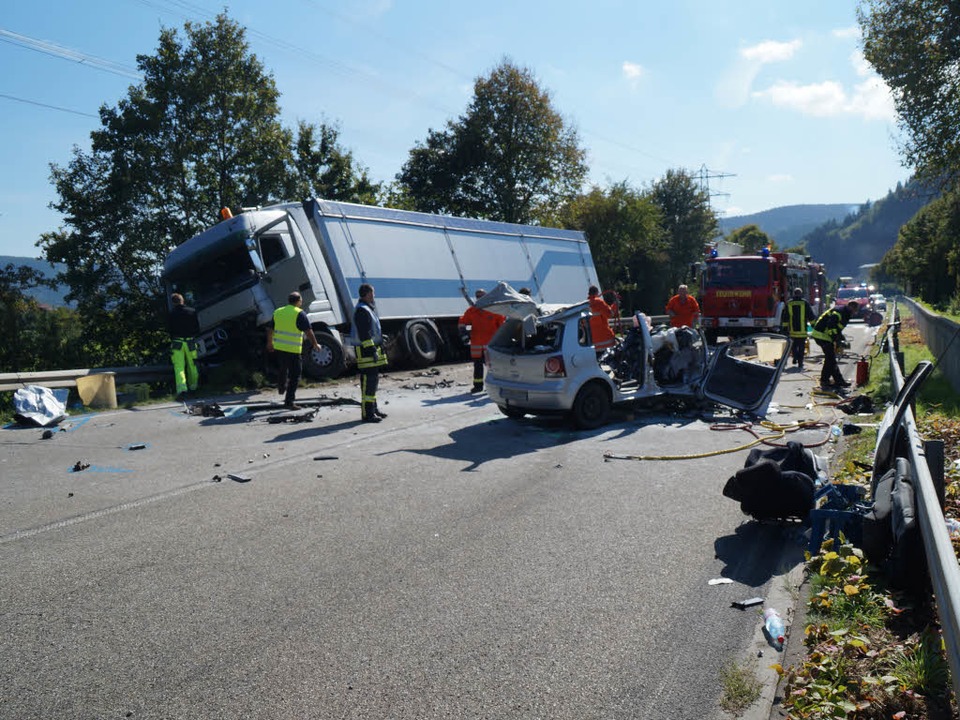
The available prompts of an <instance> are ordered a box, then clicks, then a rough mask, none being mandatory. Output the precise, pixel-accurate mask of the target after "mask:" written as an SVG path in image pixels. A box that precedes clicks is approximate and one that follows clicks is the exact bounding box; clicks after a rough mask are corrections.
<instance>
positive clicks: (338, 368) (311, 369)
mask: <svg viewBox="0 0 960 720" xmlns="http://www.w3.org/2000/svg"><path fill="white" fill-rule="evenodd" d="M314 334H315V335H316V336H317V343H318V344H319V345H320V349H319V350H314V349H313V348H311V347H310V346H309V345H308V346H307V348H306V349H305V350H304V351H303V372H304V374H305V375H307V376H308V377H311V378H313V379H315V380H322V379H324V378H332V377H337V376H339V375H341V374H342V373H343V371H344V369H345V365H344V363H343V346H342V345H341V344H340V343H339V341H338V340H337V339H336V338H335V337H334V336H333V335H331V334H330V333H328V332H322V331H315V332H314Z"/></svg>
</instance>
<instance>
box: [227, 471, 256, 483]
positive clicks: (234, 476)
mask: <svg viewBox="0 0 960 720" xmlns="http://www.w3.org/2000/svg"><path fill="white" fill-rule="evenodd" d="M227 477H228V478H230V479H231V480H233V481H234V482H238V483H245V482H250V479H251V478H250V477H248V476H247V475H239V474H237V473H228V474H227Z"/></svg>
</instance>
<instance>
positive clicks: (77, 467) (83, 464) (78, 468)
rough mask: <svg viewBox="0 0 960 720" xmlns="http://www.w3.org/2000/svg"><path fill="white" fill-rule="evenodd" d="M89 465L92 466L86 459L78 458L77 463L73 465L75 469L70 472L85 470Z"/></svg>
mask: <svg viewBox="0 0 960 720" xmlns="http://www.w3.org/2000/svg"><path fill="white" fill-rule="evenodd" d="M88 467H90V463H88V462H87V461H86V460H77V462H76V464H75V465H74V466H73V470H71V471H70V472H83V471H84V470H86V469H87V468H88Z"/></svg>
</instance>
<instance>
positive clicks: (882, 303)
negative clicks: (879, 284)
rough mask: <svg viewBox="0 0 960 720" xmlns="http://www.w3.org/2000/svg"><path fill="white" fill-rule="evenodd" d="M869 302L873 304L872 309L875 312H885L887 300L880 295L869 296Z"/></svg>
mask: <svg viewBox="0 0 960 720" xmlns="http://www.w3.org/2000/svg"><path fill="white" fill-rule="evenodd" d="M870 302H871V303H872V304H873V309H874V310H876V311H877V312H886V311H887V299H886V298H885V297H884V296H883V295H882V294H881V293H876V294H874V295H871V296H870Z"/></svg>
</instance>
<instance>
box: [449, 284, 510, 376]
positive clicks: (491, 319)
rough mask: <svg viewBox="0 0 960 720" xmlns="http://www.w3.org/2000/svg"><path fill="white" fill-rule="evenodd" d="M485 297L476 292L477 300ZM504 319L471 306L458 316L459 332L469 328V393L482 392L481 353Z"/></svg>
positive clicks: (484, 293) (481, 292)
mask: <svg viewBox="0 0 960 720" xmlns="http://www.w3.org/2000/svg"><path fill="white" fill-rule="evenodd" d="M484 295H486V292H484V291H483V290H477V292H476V296H477V300H479V299H480V298H482V297H483V296H484ZM505 321H506V318H505V317H504V316H503V315H497V314H496V313H492V312H490V311H489V310H483V309H482V308H478V307H477V306H476V305H471V306H470V307H468V308H467V311H466V312H465V313H464V314H463V315H461V316H460V320H459V322H458V325H459V326H460V330H461V332H462V331H463V330H465V329H466V327H467V326H469V327H470V357H471V358H472V359H473V388H472V389H471V390H470V392H471V393H478V392H483V351H484V349H485V348H486V347H487V343H489V342H490V338H492V337H493V334H494V333H495V332H496V331H497V328H499V327H500V326H501V325H503V323H504V322H505Z"/></svg>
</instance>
